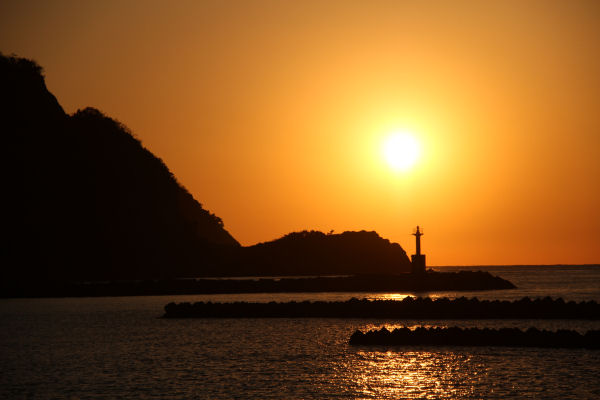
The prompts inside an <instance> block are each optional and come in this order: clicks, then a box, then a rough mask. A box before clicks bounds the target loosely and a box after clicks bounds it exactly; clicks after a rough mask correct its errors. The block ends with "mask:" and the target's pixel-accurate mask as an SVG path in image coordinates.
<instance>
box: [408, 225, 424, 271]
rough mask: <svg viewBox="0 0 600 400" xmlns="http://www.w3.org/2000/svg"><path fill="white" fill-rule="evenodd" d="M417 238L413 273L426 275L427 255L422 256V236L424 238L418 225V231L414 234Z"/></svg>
mask: <svg viewBox="0 0 600 400" xmlns="http://www.w3.org/2000/svg"><path fill="white" fill-rule="evenodd" d="M413 235H414V236H415V238H416V241H417V243H416V254H413V255H412V256H411V263H412V268H411V271H410V272H411V273H413V274H424V273H425V254H421V236H423V232H421V230H420V229H419V226H418V225H417V229H416V231H415V232H414V233H413Z"/></svg>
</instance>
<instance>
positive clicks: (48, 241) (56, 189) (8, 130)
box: [0, 55, 239, 282]
mask: <svg viewBox="0 0 600 400" xmlns="http://www.w3.org/2000/svg"><path fill="white" fill-rule="evenodd" d="M0 85H1V87H2V90H1V92H0V96H1V98H2V101H1V108H0V110H1V115H2V125H3V129H2V140H3V148H4V157H3V166H2V170H3V186H4V188H3V189H4V190H3V193H4V196H3V197H4V203H5V206H4V207H3V230H4V235H3V236H4V238H5V239H4V240H5V241H4V243H3V246H2V247H3V249H2V258H3V260H2V275H3V276H2V281H3V282H9V281H15V280H16V281H21V282H22V281H31V280H39V281H46V282H47V281H57V280H103V279H142V278H144V279H145V278H170V277H180V276H190V275H191V276H196V275H199V274H207V273H210V272H211V271H218V269H219V264H220V263H222V262H223V260H224V259H226V254H229V253H231V252H232V251H231V249H232V248H233V249H235V248H238V247H239V244H238V242H237V241H236V240H235V239H234V238H233V237H232V236H231V235H230V234H229V233H228V232H227V231H226V230H225V229H224V227H223V222H222V221H221V219H220V218H218V217H217V216H215V215H214V214H212V213H210V212H209V211H207V210H205V209H204V208H203V207H202V205H201V204H200V203H198V202H197V201H196V200H195V199H194V198H193V197H192V195H191V194H190V193H189V192H188V191H187V190H186V189H185V188H184V187H182V186H181V185H180V184H179V183H178V182H177V180H176V179H175V177H174V176H173V174H172V173H171V171H169V169H168V168H167V167H166V166H165V164H164V163H163V162H162V160H161V159H159V158H157V157H156V156H154V155H153V154H152V153H151V152H150V151H148V150H147V149H146V148H144V147H143V146H142V144H141V143H140V141H139V140H138V139H136V138H135V137H134V136H133V135H132V134H131V132H130V131H129V130H128V129H127V128H126V127H125V126H123V125H122V124H120V123H119V122H117V121H115V120H113V119H111V118H108V117H106V116H104V115H103V114H102V113H101V112H100V111H98V110H96V109H93V108H86V109H83V110H79V111H77V112H76V113H75V114H73V115H67V114H66V113H65V112H64V110H63V109H62V107H61V106H60V104H59V103H58V101H57V100H56V98H55V97H54V96H53V95H52V94H51V93H50V92H48V90H47V89H46V85H45V82H44V77H43V74H42V69H41V67H40V66H39V65H37V64H36V63H35V62H33V61H30V60H26V59H22V58H16V57H7V56H4V55H0Z"/></svg>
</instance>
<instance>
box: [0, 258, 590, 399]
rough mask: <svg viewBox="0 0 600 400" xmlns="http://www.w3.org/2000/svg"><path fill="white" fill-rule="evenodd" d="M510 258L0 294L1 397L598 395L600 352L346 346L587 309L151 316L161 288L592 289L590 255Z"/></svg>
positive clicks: (322, 296)
mask: <svg viewBox="0 0 600 400" xmlns="http://www.w3.org/2000/svg"><path fill="white" fill-rule="evenodd" d="M517 268H520V267H482V268H473V269H484V270H488V271H490V272H491V273H492V274H497V275H500V276H501V277H503V278H506V279H509V280H510V281H512V282H513V283H515V284H516V285H517V286H518V287H519V288H518V289H514V290H506V291H489V292H470V293H460V292H452V293H451V292H446V293H427V294H424V293H416V294H415V293H293V294H253V295H243V294H236V295H201V296H151V297H113V298H59V299H4V300H0V327H1V328H0V399H29V398H33V399H50V398H59V399H73V398H74V399H77V398H86V399H87V398H94V399H102V398H161V399H184V398H185V399H187V398H197V399H230V398H244V399H264V398H277V399H279V398H291V399H294V398H296V399H311V398H313V399H322V398H343V399H347V398H374V399H375V398H376V399H401V398H434V399H481V398H506V397H512V398H562V399H595V398H600V351H591V350H585V349H541V348H510V347H508V348H504V347H431V346H429V347H428V346H411V347H389V348H386V347H374V348H369V347H351V346H349V345H348V339H349V337H350V335H351V334H352V332H354V330H356V329H361V330H363V331H365V330H368V329H374V328H380V327H382V326H386V327H388V329H392V328H395V327H402V326H408V327H413V326H421V325H425V326H461V327H471V326H477V327H486V326H487V327H519V328H523V329H526V328H528V327H530V326H535V327H538V328H539V329H552V330H556V329H561V328H565V329H576V330H579V331H581V332H585V331H587V330H588V329H600V321H572V320H569V321H565V320H454V321H448V320H441V321H436V320H376V319H367V320H365V319H310V318H307V319H289V318H287V319H286V318H282V319H162V318H160V316H161V315H162V314H163V307H164V305H166V304H167V303H169V302H171V301H175V302H182V301H190V302H194V301H207V300H212V301H234V300H242V299H243V300H247V301H289V300H316V299H318V300H347V299H349V298H351V297H357V298H369V299H375V298H399V299H401V298H404V297H405V296H406V295H412V296H419V295H420V296H424V295H430V296H432V297H440V296H442V295H443V296H447V297H460V296H462V295H465V296H467V297H473V296H477V297H479V298H480V299H495V298H497V299H518V298H521V297H523V296H530V297H532V298H535V297H544V296H550V297H553V298H556V297H563V299H565V300H567V301H569V300H575V301H582V300H595V301H597V302H598V301H600V267H598V266H583V267H561V266H546V267H522V268H520V269H517ZM463 269H466V268H463ZM440 270H442V269H440ZM448 270H453V269H452V268H449V269H448Z"/></svg>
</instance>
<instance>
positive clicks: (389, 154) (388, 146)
mask: <svg viewBox="0 0 600 400" xmlns="http://www.w3.org/2000/svg"><path fill="white" fill-rule="evenodd" d="M420 154H421V147H420V145H419V142H418V141H417V139H415V137H414V136H412V135H410V134H408V133H394V134H392V135H390V136H389V137H388V138H387V139H386V140H385V141H384V143H383V155H384V157H385V160H386V161H387V163H388V164H389V165H390V167H392V168H393V169H395V170H398V171H407V170H408V169H410V168H411V167H412V166H413V165H415V163H416V162H417V160H418V159H419V156H420Z"/></svg>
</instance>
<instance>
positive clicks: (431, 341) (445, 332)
mask: <svg viewBox="0 0 600 400" xmlns="http://www.w3.org/2000/svg"><path fill="white" fill-rule="evenodd" d="M349 344H351V345H354V346H369V345H371V346H406V345H428V346H512V347H554V348H587V349H600V330H591V331H588V332H586V333H585V334H584V335H582V334H580V333H578V332H576V331H572V330H562V329H561V330H558V331H547V330H539V329H537V328H529V329H527V330H526V331H522V330H520V329H517V328H501V329H488V328H484V329H479V328H468V329H461V328H457V327H452V328H424V327H419V328H416V329H414V330H411V329H408V328H397V329H394V330H393V331H389V330H388V329H386V328H385V327H384V328H381V329H379V330H371V331H367V332H366V333H363V332H362V331H360V330H357V331H355V332H354V333H353V334H352V336H351V337H350V341H349Z"/></svg>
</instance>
